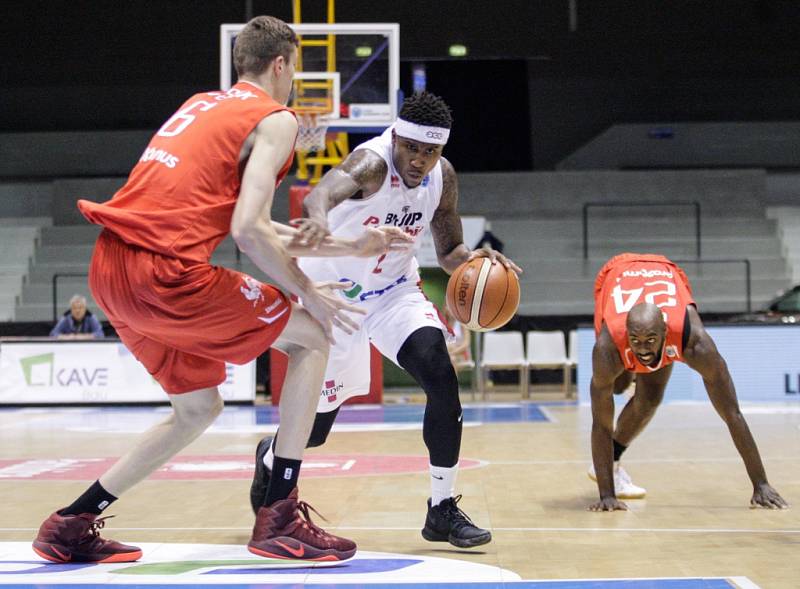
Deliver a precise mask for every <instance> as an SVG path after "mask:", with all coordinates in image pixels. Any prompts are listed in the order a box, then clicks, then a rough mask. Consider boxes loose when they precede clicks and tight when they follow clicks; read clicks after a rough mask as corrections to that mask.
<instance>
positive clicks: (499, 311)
mask: <svg viewBox="0 0 800 589" xmlns="http://www.w3.org/2000/svg"><path fill="white" fill-rule="evenodd" d="M446 300H447V308H448V309H449V310H450V312H451V313H452V314H453V316H454V317H455V318H456V319H457V320H458V321H460V322H461V323H463V324H464V325H465V326H466V327H467V328H469V329H471V330H473V331H491V330H492V329H497V328H498V327H502V326H503V325H505V324H506V323H508V322H509V320H510V319H511V318H512V317H513V316H514V313H516V312H517V307H519V279H518V278H517V275H516V273H515V272H514V271H513V270H509V269H506V267H505V266H503V264H501V263H500V262H497V263H496V264H492V261H491V260H490V259H489V258H475V259H473V260H471V261H469V262H464V263H463V264H461V265H460V266H459V267H458V268H456V270H455V272H453V274H451V275H450V280H449V281H448V282H447V297H446Z"/></svg>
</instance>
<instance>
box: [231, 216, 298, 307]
mask: <svg viewBox="0 0 800 589" xmlns="http://www.w3.org/2000/svg"><path fill="white" fill-rule="evenodd" d="M233 237H234V240H235V241H236V244H237V245H238V246H239V249H241V250H242V251H243V252H244V253H245V254H247V256H248V257H249V258H250V259H251V260H253V263H255V265H256V266H258V268H259V269H260V270H261V271H262V272H264V274H266V275H267V276H269V277H270V278H271V279H272V280H274V281H275V283H276V284H277V285H278V286H280V287H281V288H283V289H285V290H287V291H288V292H290V293H291V294H293V295H296V296H298V297H300V298H302V297H303V296H304V295H305V294H306V292H308V290H309V289H310V288H312V284H311V280H309V278H308V276H306V275H305V274H304V273H303V272H302V270H300V268H299V267H298V266H297V264H296V263H295V261H294V260H293V259H292V257H291V255H290V254H289V252H288V251H287V250H286V248H285V247H284V246H283V243H282V240H281V237H280V236H279V235H278V233H277V232H276V231H275V229H274V228H273V227H272V226H271V224H269V223H266V222H257V223H255V224H253V225H251V226H249V227H245V228H243V229H241V230H240V231H237V232H235V233H234V236H233Z"/></svg>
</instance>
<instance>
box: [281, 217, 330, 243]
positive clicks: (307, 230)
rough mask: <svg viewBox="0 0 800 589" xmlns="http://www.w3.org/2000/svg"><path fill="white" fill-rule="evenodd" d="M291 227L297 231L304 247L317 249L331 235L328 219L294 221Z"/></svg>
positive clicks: (290, 222) (291, 222)
mask: <svg viewBox="0 0 800 589" xmlns="http://www.w3.org/2000/svg"><path fill="white" fill-rule="evenodd" d="M289 225H291V226H292V227H294V228H295V229H297V233H298V236H297V238H298V239H299V240H300V243H301V244H302V245H308V246H311V247H312V248H314V249H317V248H318V247H319V246H320V244H321V243H322V240H323V239H325V238H326V237H328V236H329V235H330V234H331V232H330V229H328V221H327V219H310V218H302V219H292V220H291V221H289Z"/></svg>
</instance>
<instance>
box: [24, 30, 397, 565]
mask: <svg viewBox="0 0 800 589" xmlns="http://www.w3.org/2000/svg"><path fill="white" fill-rule="evenodd" d="M297 46H298V40H297V37H296V35H295V34H294V32H293V31H292V29H291V28H290V27H289V26H288V25H286V24H285V23H284V22H282V21H280V20H278V19H276V18H272V17H268V16H262V17H257V18H255V19H253V20H252V21H250V22H249V23H248V24H247V25H246V27H245V28H244V29H243V31H242V32H241V33H240V35H239V36H238V38H237V40H236V46H235V49H234V61H235V65H236V69H237V72H238V74H239V81H238V83H237V84H236V85H235V86H233V88H231V89H230V90H228V91H227V92H221V91H220V92H206V93H201V94H197V95H195V96H193V97H191V98H190V99H189V100H188V101H186V102H185V103H184V105H183V106H182V107H181V108H180V109H179V110H178V112H176V113H175V115H173V116H172V117H171V118H170V119H169V120H167V122H166V123H164V125H163V126H162V127H161V129H159V131H158V132H157V133H156V134H155V136H154V137H153V139H152V140H151V142H150V144H149V145H148V147H147V148H146V149H145V151H144V153H143V154H142V156H141V158H140V160H139V163H138V164H137V165H136V167H135V168H134V169H133V171H132V172H131V174H130V177H129V178H128V182H127V183H126V184H125V186H123V187H122V188H121V189H120V190H119V192H117V193H116V194H115V195H114V197H113V198H112V199H111V200H110V201H109V202H106V203H103V204H96V203H91V202H87V201H79V203H78V206H79V207H80V210H81V212H82V213H83V214H84V215H85V216H86V218H87V219H89V220H90V221H91V222H93V223H96V224H98V225H101V226H103V228H104V229H103V231H102V233H101V234H100V237H99V238H98V240H97V244H96V246H95V250H94V254H93V257H92V262H91V266H90V276H89V282H90V286H91V289H92V293H93V295H94V297H95V300H96V301H97V302H98V304H99V305H100V306H101V307H102V308H103V310H104V311H105V313H106V315H107V317H108V318H109V320H110V321H111V323H112V325H113V326H114V328H115V329H116V331H117V333H118V334H119V337H120V338H121V339H122V341H123V342H124V343H125V345H126V346H127V347H128V349H130V350H131V352H132V353H133V354H134V355H135V356H136V357H137V359H138V360H139V361H140V362H142V364H144V366H145V367H146V368H147V370H148V371H149V372H150V373H151V374H152V375H153V377H154V378H155V379H156V380H157V381H158V382H159V383H160V384H161V386H162V387H163V388H164V390H165V391H166V392H167V393H168V394H169V399H170V403H171V404H172V409H173V412H172V414H171V415H170V416H169V417H168V418H167V419H166V420H164V421H163V422H161V423H159V424H157V425H155V426H154V427H153V428H151V429H150V430H148V431H147V432H146V433H145V434H144V435H143V437H142V438H141V439H140V440H139V441H138V443H137V444H136V445H135V446H134V447H133V448H132V449H131V450H130V451H129V452H128V453H127V454H126V455H125V456H123V457H122V458H121V459H120V460H119V461H118V462H117V463H116V464H115V465H114V466H113V467H112V468H111V469H110V470H109V471H108V472H106V473H105V474H104V475H103V476H101V477H100V479H99V480H98V481H96V482H95V483H94V484H93V485H91V487H90V488H89V489H88V490H87V491H86V492H85V493H84V494H83V495H81V496H80V497H79V498H78V499H77V500H76V501H75V502H73V503H72V504H71V505H69V506H68V507H66V508H63V509H61V510H59V511H57V512H55V513H53V514H52V515H51V516H50V517H49V518H48V519H47V520H45V522H44V523H43V524H42V526H41V528H40V530H39V534H38V537H37V538H36V540H35V541H34V543H33V547H34V550H35V551H36V552H37V553H38V554H39V555H40V556H42V557H44V558H46V559H48V560H51V561H55V562H128V561H133V560H137V559H138V558H139V557H141V554H142V552H141V550H140V549H138V548H137V547H135V546H127V545H124V544H120V543H119V542H115V541H113V540H107V539H104V538H102V537H101V536H100V535H99V530H100V528H102V527H103V525H104V523H105V522H104V518H100V517H98V516H99V515H100V514H101V513H102V512H103V510H104V509H105V508H107V507H108V505H110V504H111V503H112V502H113V501H115V500H116V499H117V497H119V496H120V495H121V493H123V492H124V491H126V490H127V489H129V488H130V487H132V486H133V485H134V484H136V483H138V482H139V481H141V480H142V479H144V478H145V477H147V476H148V475H149V474H150V473H152V472H153V471H155V470H156V469H157V468H159V467H160V466H161V465H163V464H164V463H165V462H166V461H167V460H168V459H169V458H171V457H172V456H174V455H175V454H176V453H177V452H178V451H180V450H181V449H182V448H184V447H185V446H187V445H188V444H189V443H190V442H191V441H193V440H194V439H195V438H196V437H197V436H199V435H200V434H201V433H202V432H203V431H204V430H205V429H206V428H207V427H208V426H209V425H210V424H211V423H212V422H213V421H214V419H215V418H216V417H217V415H219V413H220V411H221V410H222V405H223V402H222V398H221V397H220V394H219V391H218V388H217V387H218V385H220V384H221V383H222V382H223V381H224V380H225V362H233V363H237V364H241V363H245V362H248V361H250V360H252V359H254V358H255V357H256V356H258V355H260V354H261V353H263V352H264V351H265V350H266V349H267V348H269V347H270V346H272V345H275V346H277V347H279V348H281V349H282V350H284V351H285V352H286V353H287V354H288V355H289V368H288V372H287V376H286V385H285V387H286V388H285V391H286V394H284V395H282V397H281V407H280V409H281V437H280V441H279V442H278V447H277V448H276V454H277V455H278V457H279V461H280V464H279V466H278V469H279V472H280V476H276V477H274V478H273V481H272V484H271V485H270V488H269V490H268V492H267V494H266V496H265V498H264V505H263V506H262V507H261V509H259V511H258V513H257V516H256V523H255V527H254V529H253V536H252V538H251V540H250V542H249V544H248V549H249V550H250V551H251V552H253V553H255V554H258V555H261V556H266V557H269V558H287V559H307V560H324V561H340V560H345V559H348V558H350V557H352V556H353V555H354V554H355V551H356V545H355V544H354V543H353V542H352V541H350V540H347V539H344V538H339V537H336V536H333V535H331V534H328V533H327V532H325V531H324V530H322V529H320V528H318V527H317V526H316V525H314V524H313V523H312V522H311V520H310V519H309V518H308V506H307V505H306V504H305V503H303V502H299V501H298V498H297V489H296V484H297V473H298V472H299V470H300V463H301V459H302V455H303V449H304V447H305V444H306V441H307V440H308V436H309V433H310V431H311V425H312V422H313V420H314V413H315V409H316V406H317V398H318V396H319V390H320V387H321V385H322V379H323V373H324V370H325V365H326V362H327V358H328V353H329V345H330V341H332V337H331V333H332V326H333V325H336V326H337V327H339V328H341V329H342V330H343V331H344V332H345V333H350V332H351V331H352V330H353V329H355V328H356V327H357V326H356V324H355V323H354V321H353V318H351V317H349V316H348V315H347V314H346V312H348V311H354V309H353V308H351V307H350V306H349V305H347V304H345V303H343V302H342V300H343V299H341V297H339V296H338V295H337V294H336V293H335V292H334V291H333V289H334V287H333V286H331V285H315V284H314V283H312V282H311V281H310V280H309V278H308V277H307V276H306V275H305V274H304V273H303V272H301V271H300V269H299V268H298V267H297V265H296V264H295V262H294V261H293V260H292V258H291V256H292V255H305V254H313V255H342V254H347V255H363V256H374V255H381V252H383V253H385V252H388V251H392V250H393V249H395V248H402V247H405V246H406V244H407V243H408V242H409V239H408V238H406V237H404V236H402V235H401V232H400V231H399V230H397V229H381V228H377V229H376V230H372V231H367V232H366V233H363V234H361V235H360V236H357V237H355V238H354V239H351V240H344V239H334V238H331V239H328V240H326V241H325V242H324V243H322V244H321V245H320V247H319V248H317V249H315V250H313V251H311V250H312V248H310V247H308V246H304V245H302V243H300V240H298V239H296V238H295V235H296V233H297V232H296V230H295V229H293V228H291V227H288V226H281V225H278V224H276V223H273V222H272V221H271V220H270V211H271V206H272V199H273V195H274V191H275V187H276V186H277V184H278V183H279V182H280V181H281V180H282V179H283V177H284V176H285V175H286V173H287V171H288V169H289V166H290V164H291V162H292V156H293V147H294V140H295V137H296V134H297V122H296V120H295V117H294V115H293V114H292V113H291V112H290V111H289V110H287V108H286V106H285V105H286V102H287V100H288V97H289V92H290V90H291V87H292V77H293V75H294V70H295V63H296V59H297ZM228 233H231V234H232V235H233V237H234V239H235V240H236V243H237V244H238V245H239V247H240V248H241V249H242V250H243V251H244V252H245V253H246V254H247V255H248V256H250V258H251V259H252V260H253V261H254V262H255V263H256V264H257V265H258V266H259V268H260V269H261V270H263V271H264V273H265V274H267V275H268V276H270V277H271V278H272V279H273V280H274V281H275V282H276V283H277V284H278V285H280V286H281V287H283V288H284V289H285V290H286V291H288V292H289V293H291V294H293V295H296V296H297V297H299V298H301V299H302V300H303V306H302V307H300V306H298V305H296V304H293V303H291V302H290V300H289V298H288V296H287V295H285V294H283V293H282V292H281V291H280V290H278V289H276V288H274V287H272V286H267V285H264V284H261V283H260V282H258V281H257V280H254V279H253V278H251V277H250V276H247V275H244V274H241V273H239V272H234V271H231V270H228V269H225V268H220V267H216V266H212V265H210V264H209V259H210V257H211V255H212V253H213V251H214V249H215V248H216V247H217V245H219V243H220V242H221V241H222V240H223V239H224V238H225V237H226V236H227V234H228ZM337 288H338V287H337ZM276 463H277V459H276Z"/></svg>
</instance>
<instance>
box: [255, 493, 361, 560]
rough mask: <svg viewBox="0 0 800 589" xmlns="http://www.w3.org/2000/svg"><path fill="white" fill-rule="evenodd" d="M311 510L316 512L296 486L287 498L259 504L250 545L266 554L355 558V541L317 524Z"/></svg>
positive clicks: (293, 556)
mask: <svg viewBox="0 0 800 589" xmlns="http://www.w3.org/2000/svg"><path fill="white" fill-rule="evenodd" d="M309 510H311V511H314V512H315V513H317V512H316V511H315V510H314V508H313V507H311V506H310V505H309V504H308V503H306V502H304V501H298V500H297V487H295V488H294V489H293V490H292V492H291V494H290V495H289V497H287V498H286V499H282V500H280V501H276V502H275V503H273V504H272V505H270V506H268V507H261V508H259V510H258V513H257V514H256V523H255V525H254V526H253V537H252V538H251V539H250V542H248V544H247V549H248V550H249V551H250V552H252V553H253V554H257V555H258V556H264V557H266V558H281V559H290V560H311V561H345V560H349V559H351V558H353V556H354V555H355V553H356V544H355V542H353V541H352V540H348V539H347V538H340V537H339V536H334V535H333V534H329V533H328V532H326V531H325V530H323V529H322V528H320V527H318V526H316V525H315V524H314V523H313V522H312V521H311V516H310V515H309V513H308V512H309Z"/></svg>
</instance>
